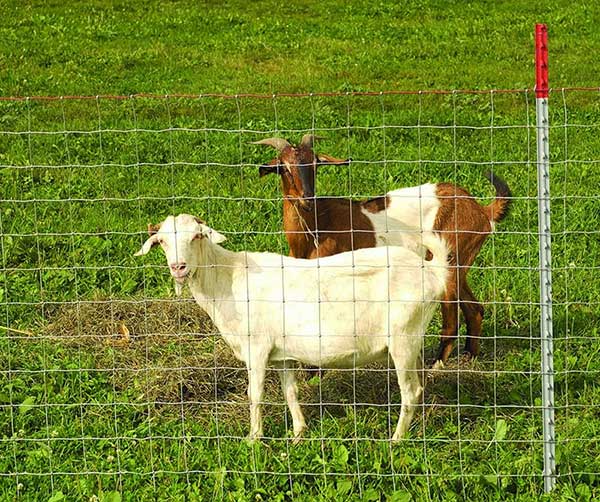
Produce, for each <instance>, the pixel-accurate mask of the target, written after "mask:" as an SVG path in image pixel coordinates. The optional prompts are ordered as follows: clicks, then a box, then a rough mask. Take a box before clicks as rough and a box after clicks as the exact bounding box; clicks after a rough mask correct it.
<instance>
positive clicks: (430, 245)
mask: <svg viewBox="0 0 600 502" xmlns="http://www.w3.org/2000/svg"><path fill="white" fill-rule="evenodd" d="M422 239H423V240H422V242H423V246H425V247H426V248H427V250H428V252H427V256H426V260H428V261H425V262H424V263H425V267H427V268H429V269H431V270H432V271H433V272H434V274H435V275H436V276H437V278H438V279H439V283H440V294H441V292H443V291H445V289H446V283H447V281H448V267H449V266H450V263H451V262H452V257H451V256H450V249H449V248H448V244H447V243H446V240H445V239H443V238H442V237H440V236H439V235H438V234H436V233H434V232H423V237H422Z"/></svg>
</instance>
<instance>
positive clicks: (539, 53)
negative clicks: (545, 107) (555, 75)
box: [535, 24, 548, 98]
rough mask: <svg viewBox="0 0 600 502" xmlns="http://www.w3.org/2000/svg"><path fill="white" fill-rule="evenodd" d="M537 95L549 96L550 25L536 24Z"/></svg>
mask: <svg viewBox="0 0 600 502" xmlns="http://www.w3.org/2000/svg"><path fill="white" fill-rule="evenodd" d="M535 97H536V98H547V97H548V27H547V26H546V25H545V24H536V25H535Z"/></svg>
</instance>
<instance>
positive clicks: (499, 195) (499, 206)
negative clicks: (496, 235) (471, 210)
mask: <svg viewBox="0 0 600 502" xmlns="http://www.w3.org/2000/svg"><path fill="white" fill-rule="evenodd" d="M484 176H485V177H486V178H487V179H488V180H489V182H490V183H491V184H492V185H494V188H495V189H496V198H495V199H494V202H492V203H491V204H489V205H488V206H483V210H484V211H485V213H486V215H487V217H488V219H489V220H490V222H492V223H498V222H500V221H502V220H503V219H504V218H506V215H507V214H508V211H509V209H510V206H511V203H512V200H511V197H512V193H511V191H510V188H508V185H507V184H506V182H505V181H504V180H503V179H502V178H500V177H499V176H496V175H495V174H494V173H492V172H490V171H487V172H486V173H485V174H484Z"/></svg>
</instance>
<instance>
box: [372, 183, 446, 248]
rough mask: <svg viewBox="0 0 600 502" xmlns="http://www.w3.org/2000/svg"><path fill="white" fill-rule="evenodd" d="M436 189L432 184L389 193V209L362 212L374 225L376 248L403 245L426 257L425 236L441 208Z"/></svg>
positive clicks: (430, 229) (431, 227) (431, 228)
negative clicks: (424, 253)
mask: <svg viewBox="0 0 600 502" xmlns="http://www.w3.org/2000/svg"><path fill="white" fill-rule="evenodd" d="M436 188H437V187H436V185H434V184H432V183H428V184H426V185H419V186H415V187H408V188H400V189H398V190H393V191H391V192H388V193H387V196H388V197H389V198H390V201H389V204H388V206H387V209H386V210H384V211H380V212H378V213H371V212H369V211H367V210H365V209H362V212H363V214H364V215H365V216H367V218H369V219H370V220H371V222H372V224H373V229H374V230H375V239H376V245H377V246H402V247H405V248H408V249H410V250H412V251H414V252H416V253H418V254H419V255H421V256H423V252H422V249H423V244H422V242H421V238H422V233H423V232H431V231H432V230H433V225H434V223H435V218H436V215H437V212H438V209H439V208H440V200H439V198H438V197H437V195H436Z"/></svg>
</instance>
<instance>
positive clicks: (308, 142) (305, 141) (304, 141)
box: [300, 134, 324, 149]
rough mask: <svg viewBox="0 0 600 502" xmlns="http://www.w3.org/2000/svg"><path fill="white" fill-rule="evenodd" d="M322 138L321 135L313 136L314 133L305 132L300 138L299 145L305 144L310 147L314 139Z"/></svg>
mask: <svg viewBox="0 0 600 502" xmlns="http://www.w3.org/2000/svg"><path fill="white" fill-rule="evenodd" d="M317 139H324V138H323V137H322V136H315V135H314V134H305V135H304V136H302V140H301V141H300V146H307V147H308V148H310V149H312V147H313V146H314V144H315V140H317Z"/></svg>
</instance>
